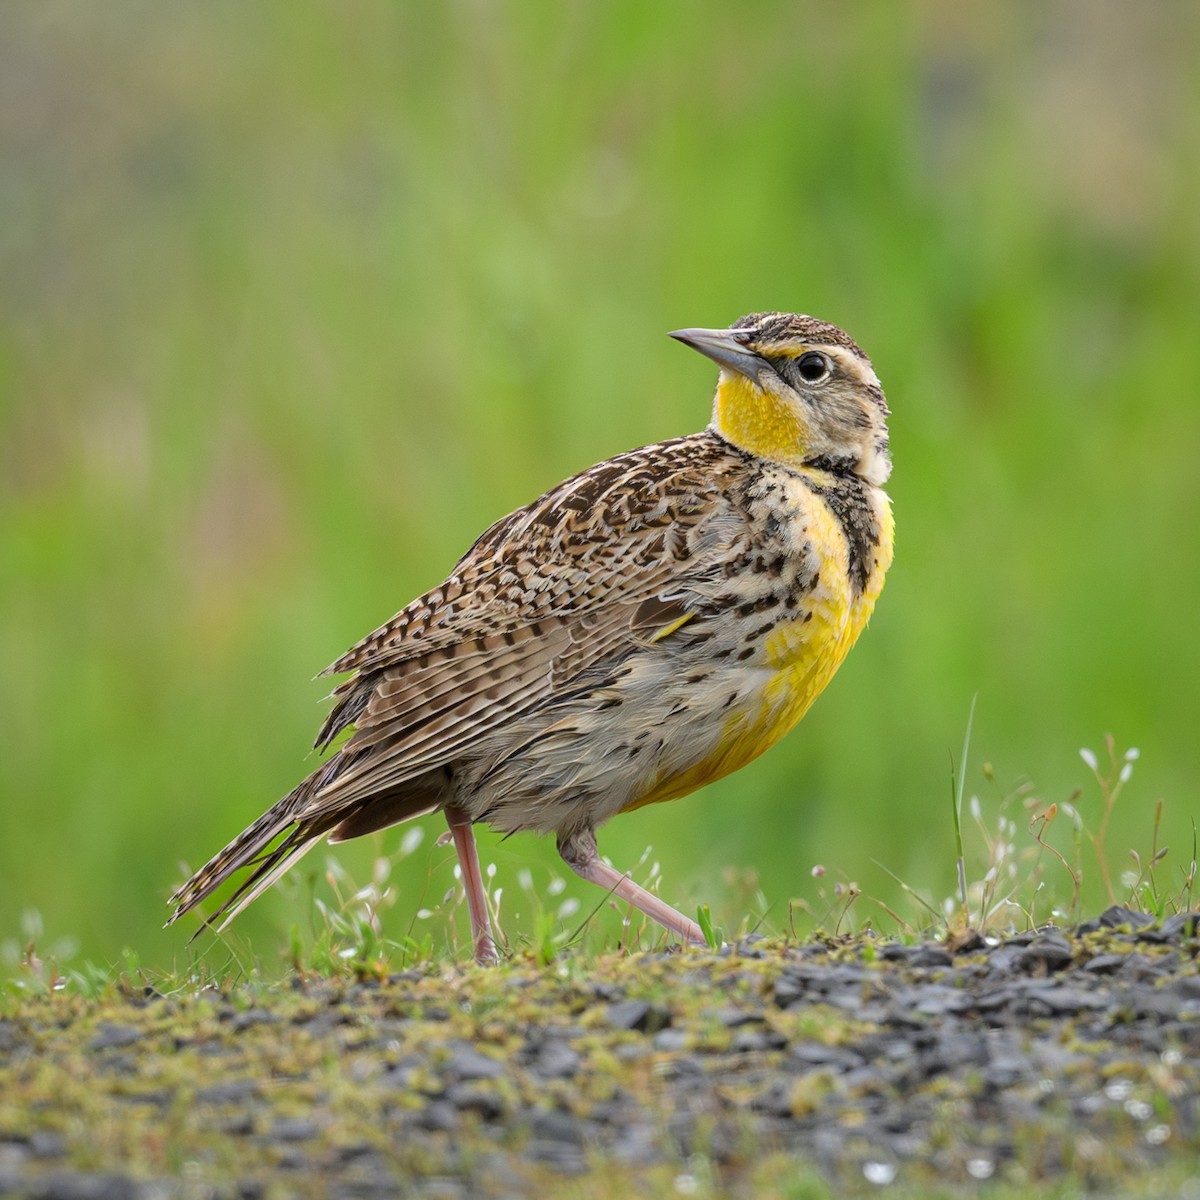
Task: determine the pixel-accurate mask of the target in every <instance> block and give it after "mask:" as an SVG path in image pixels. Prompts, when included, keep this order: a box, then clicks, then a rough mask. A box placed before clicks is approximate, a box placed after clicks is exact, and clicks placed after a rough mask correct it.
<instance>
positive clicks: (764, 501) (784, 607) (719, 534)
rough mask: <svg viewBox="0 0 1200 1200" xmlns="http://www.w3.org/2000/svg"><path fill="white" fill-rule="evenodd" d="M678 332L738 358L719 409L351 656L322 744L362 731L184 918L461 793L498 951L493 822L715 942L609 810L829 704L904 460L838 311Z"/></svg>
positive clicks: (253, 836) (520, 527)
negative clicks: (487, 873) (602, 849)
mask: <svg viewBox="0 0 1200 1200" xmlns="http://www.w3.org/2000/svg"><path fill="white" fill-rule="evenodd" d="M671 336H672V337H674V338H677V339H678V340H679V341H681V342H683V343H684V344H685V345H688V346H691V347H693V348H694V349H696V350H698V351H700V353H701V354H704V355H707V356H708V357H709V358H711V359H713V360H714V361H715V362H716V363H717V364H718V365H719V367H720V376H719V378H718V382H717V391H716V399H715V403H714V412H713V419H712V423H711V424H710V425H709V426H708V428H707V429H705V430H704V432H703V433H697V434H693V435H692V436H691V437H683V438H675V439H673V440H671V441H666V442H659V443H656V444H655V445H651V446H643V447H642V448H641V449H639V450H631V451H629V452H628V453H627V454H619V455H617V457H616V458H612V459H609V460H608V461H607V462H602V463H598V464H597V465H596V466H594V467H592V468H590V469H589V470H587V471H584V472H583V473H582V474H579V475H576V476H575V477H574V478H572V479H568V480H566V481H565V482H564V483H560V484H559V485H558V486H557V487H555V488H552V489H551V490H550V491H549V492H547V493H546V494H545V495H544V496H541V497H540V498H539V499H537V500H535V501H534V502H533V503H532V504H528V505H526V506H525V507H524V508H519V509H517V511H516V512H514V513H510V514H509V515H508V516H507V517H504V518H503V519H502V520H500V521H497V522H496V524H495V525H493V526H492V527H491V528H490V529H488V530H487V531H486V532H485V533H483V535H482V536H481V537H480V538H479V540H478V541H477V542H476V543H475V544H474V545H473V546H472V547H471V548H470V550H468V551H467V553H466V554H465V555H464V556H463V557H462V559H460V561H459V562H458V564H457V566H455V568H454V570H453V571H451V572H450V575H449V576H448V577H447V579H446V580H445V582H444V583H442V584H440V585H439V586H437V587H435V588H434V589H433V590H432V591H429V592H426V593H425V594H424V595H423V596H420V597H418V598H417V599H416V600H414V601H413V602H412V603H411V604H409V605H408V606H407V607H406V608H404V609H402V610H401V611H400V612H399V613H397V614H396V616H394V617H393V618H392V619H391V620H390V621H388V623H387V624H386V625H383V626H381V627H380V628H379V629H377V630H376V631H375V632H374V633H372V634H370V635H369V636H367V637H365V638H364V639H363V640H362V641H360V642H359V643H358V644H357V645H356V646H354V647H352V648H351V649H350V650H348V651H347V652H346V653H345V654H344V655H342V657H341V658H339V659H338V660H337V662H335V663H333V665H332V666H330V667H329V668H327V673H342V672H353V674H352V675H351V676H350V678H348V679H346V680H345V681H344V682H342V683H341V684H339V685H338V687H337V688H336V689H335V691H334V693H333V696H334V698H335V701H336V703H335V704H334V706H333V709H332V711H331V712H330V713H329V716H328V717H327V718H326V720H325V723H324V725H322V727H321V730H320V733H319V734H318V735H317V740H316V747H317V749H318V750H324V749H326V748H327V747H328V746H329V745H330V743H331V742H332V741H333V739H334V738H335V737H337V736H338V735H339V734H342V733H343V732H346V733H348V734H349V736H348V738H347V739H346V740H345V741H344V743H343V744H342V746H341V748H340V749H339V750H338V751H337V752H336V753H335V754H334V755H332V756H331V757H330V758H328V759H327V760H326V761H325V762H323V763H322V764H321V765H320V766H319V767H317V769H316V770H315V771H313V773H312V774H311V775H309V776H308V778H307V779H305V780H304V781H303V782H302V783H301V784H300V785H299V786H298V787H297V788H296V789H295V790H294V791H292V792H289V793H288V794H287V795H286V796H284V798H283V799H282V800H280V801H279V802H278V803H277V804H276V805H275V806H274V807H273V808H271V809H270V810H269V811H268V812H266V813H264V814H263V815H262V816H261V817H259V819H258V820H257V821H255V822H254V824H253V825H251V826H250V827H249V828H248V829H246V830H245V831H244V832H243V833H241V834H239V835H238V836H237V837H236V838H235V839H234V840H233V841H232V842H231V843H230V844H229V845H228V846H226V847H225V849H224V850H222V851H221V852H220V853H219V854H218V855H217V856H216V857H215V858H214V859H213V860H212V861H211V862H210V863H208V865H207V866H205V867H202V868H201V869H200V870H199V871H197V872H196V874H195V875H194V876H192V878H191V879H190V880H188V882H187V883H185V884H184V885H183V886H182V887H181V888H179V890H178V891H177V892H176V893H175V894H174V896H172V897H171V903H172V904H174V905H175V906H176V908H175V911H174V912H173V913H172V915H171V918H170V920H171V921H174V920H175V919H176V918H178V917H179V916H181V915H182V914H183V913H185V912H187V911H188V910H189V909H190V908H192V907H194V906H195V905H196V904H198V903H199V902H200V901H201V900H203V899H204V898H205V897H207V896H208V895H209V894H210V893H212V892H213V891H214V890H215V889H216V888H217V887H218V886H219V885H220V884H221V883H222V882H223V881H224V880H225V879H226V878H228V877H229V876H230V875H231V874H232V873H233V872H234V871H236V870H238V869H239V868H241V867H245V866H250V867H252V868H253V870H252V871H251V873H250V874H249V876H248V877H247V878H246V879H245V880H244V881H243V882H242V884H241V886H240V887H239V888H238V889H237V890H236V891H235V892H234V893H233V894H232V896H231V897H230V898H229V899H228V900H226V901H225V903H224V904H223V905H222V906H221V907H220V909H219V910H218V911H217V913H216V914H215V915H214V916H213V917H212V918H211V919H210V920H216V919H218V918H219V917H222V916H224V917H225V922H224V924H223V925H222V926H221V927H222V928H224V925H225V924H228V922H229V921H231V920H232V919H233V918H234V917H235V916H236V915H237V914H238V913H239V912H240V911H241V910H242V909H243V908H245V907H246V905H248V904H249V903H250V902H251V901H253V900H254V899H255V898H256V897H257V896H259V895H260V894H261V893H262V892H263V891H264V890H265V889H266V888H267V887H269V886H270V884H271V883H273V882H274V881H275V880H276V879H277V878H278V877H279V876H280V875H281V874H282V873H283V872H284V871H285V870H286V869H287V868H288V867H289V866H290V865H291V864H292V863H293V862H294V861H295V860H296V859H297V858H299V856H300V855H301V854H303V853H305V851H307V850H310V849H311V848H312V847H313V846H314V845H316V844H317V842H318V841H319V840H320V839H321V838H323V837H328V839H329V840H330V841H333V842H338V841H344V840H345V839H347V838H352V837H358V836H359V835H360V834H365V833H371V832H373V831H374V830H378V829H382V828H384V827H385V826H388V825H392V824H395V823H396V822H398V821H405V820H408V819H409V818H410V817H417V816H421V815H424V814H426V813H431V812H436V811H441V812H444V813H445V814H446V819H447V821H448V823H449V826H450V830H451V833H452V835H453V839H454V844H455V848H456V850H457V853H458V857H459V862H460V864H461V867H462V877H463V883H464V887H465V890H466V897H467V906H468V911H469V913H470V918H471V927H472V936H473V941H474V948H475V956H476V958H477V960H479V961H480V962H487V961H492V960H494V958H495V956H496V950H495V945H494V942H493V939H492V934H491V927H490V922H489V918H488V910H487V903H486V898H485V894H484V889H483V882H482V879H481V877H480V872H479V860H478V856H477V854H476V850H475V840H474V835H473V833H472V828H471V827H472V825H473V823H475V822H477V821H482V822H485V823H486V824H488V825H490V826H491V827H492V828H493V829H496V830H500V831H503V832H505V833H515V832H517V831H519V830H534V831H536V832H537V833H542V834H546V833H553V834H555V836H556V837H557V841H558V850H559V853H560V854H561V855H562V857H563V859H564V861H565V862H566V863H567V864H568V865H569V866H570V867H571V869H572V870H574V871H575V872H576V873H577V874H578V875H580V876H582V877H583V878H584V879H589V880H591V881H592V882H593V883H597V884H599V885H600V886H601V887H603V888H606V889H608V891H609V892H610V893H612V894H614V895H616V896H618V897H620V898H621V899H623V900H625V901H627V902H628V903H630V904H632V905H634V906H635V907H637V908H638V909H640V910H641V911H642V912H643V913H645V914H646V915H647V916H649V917H652V918H653V919H654V920H655V921H658V922H659V923H660V924H662V925H663V926H665V927H666V928H667V929H668V930H670V931H672V932H673V933H675V934H677V935H678V936H679V937H680V938H682V939H683V940H685V941H691V942H701V943H702V942H703V937H702V934H701V932H700V929H699V927H698V926H697V925H696V923H695V922H694V921H691V920H689V919H688V918H687V917H685V916H683V915H682V914H681V913H679V912H677V911H676V910H675V909H673V908H671V907H670V906H669V905H668V904H666V903H664V902H663V901H662V900H660V899H659V898H658V897H657V896H655V895H652V894H650V893H649V892H647V891H645V890H644V889H643V888H641V887H639V886H638V885H637V884H635V883H634V882H633V881H632V880H631V879H629V878H628V877H627V876H625V875H623V874H621V873H620V872H619V871H617V870H615V869H614V868H613V867H611V866H609V865H608V864H607V863H605V862H603V861H602V860H601V858H600V857H599V855H598V853H597V850H596V834H595V831H596V829H597V828H598V827H599V826H600V825H602V824H603V823H604V822H605V821H607V820H608V819H609V818H610V817H613V816H615V815H616V814H617V813H621V812H628V811H629V810H630V809H634V808H639V807H640V806H642V805H643V804H653V803H656V802H657V801H660V800H672V799H675V798H677V797H679V796H683V795H686V794H687V793H688V792H692V791H694V790H695V789H696V788H699V787H701V786H703V785H704V784H706V783H708V782H710V781H711V780H714V779H718V778H720V777H721V776H722V775H726V774H728V773H729V772H730V771H735V770H737V769H738V768H739V767H741V766H744V765H745V764H746V763H748V762H749V761H750V760H751V759H753V758H755V757H756V756H757V755H759V754H761V753H762V752H763V751H764V750H766V749H767V747H769V746H771V745H773V744H774V743H775V742H776V741H778V740H779V738H780V737H782V736H783V735H784V734H785V733H786V732H787V731H788V730H789V729H791V728H792V727H793V726H794V725H795V724H796V722H797V721H799V720H800V718H801V717H802V716H803V715H804V713H805V711H806V710H807V709H808V706H809V705H810V704H811V703H812V702H813V700H814V699H815V698H816V697H817V695H818V694H819V693H820V692H821V690H822V689H823V688H824V687H825V685H826V684H827V683H828V682H829V680H830V679H831V678H832V676H833V674H834V672H835V671H836V670H837V669H838V667H839V665H840V664H841V662H842V660H843V659H844V658H845V656H846V653H847V652H848V651H849V649H850V647H851V646H852V645H853V644H854V642H855V640H856V639H857V638H858V635H859V634H860V633H861V632H862V630H863V627H864V626H865V625H866V623H867V619H868V618H869V617H870V615H871V610H872V609H873V608H874V606H875V601H876V598H877V597H878V595H879V592H880V589H881V588H882V586H883V578H884V573H885V572H886V571H887V569H888V566H889V564H890V563H891V560H892V531H893V525H892V514H891V507H890V504H889V501H888V497H887V495H886V494H885V493H884V492H883V490H882V484H883V483H884V482H885V481H886V479H887V477H888V474H889V472H890V470H891V460H890V458H889V455H888V431H887V420H886V419H887V416H888V409H887V404H886V402H885V400H884V396H883V390H882V389H881V387H880V385H879V380H878V378H877V377H876V375H875V372H874V370H873V369H872V368H871V363H870V361H869V360H868V358H867V356H866V355H865V354H864V353H863V352H862V351H861V350H860V349H859V348H858V346H857V345H855V343H854V342H853V340H852V339H851V338H850V337H848V336H847V335H846V334H845V333H843V332H842V330H841V329H839V328H837V326H835V325H830V324H827V323H826V322H824V321H818V320H816V319H815V318H813V317H807V316H797V315H795V314H792V313H775V312H770V313H753V314H751V315H750V316H746V317H743V318H742V319H741V320H739V321H736V322H735V323H734V324H733V325H732V326H731V327H730V328H729V329H681V330H678V331H677V332H675V333H673V334H671ZM284 833H286V837H284V838H283V840H282V841H280V842H279V843H278V844H274V843H275V842H276V839H277V837H278V836H279V835H280V834H284ZM169 923H170V922H168V924H169Z"/></svg>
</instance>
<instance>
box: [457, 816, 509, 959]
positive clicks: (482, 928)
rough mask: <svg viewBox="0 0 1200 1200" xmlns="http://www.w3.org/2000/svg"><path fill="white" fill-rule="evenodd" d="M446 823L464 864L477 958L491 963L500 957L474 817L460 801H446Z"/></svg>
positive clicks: (465, 883) (463, 871)
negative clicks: (481, 870)
mask: <svg viewBox="0 0 1200 1200" xmlns="http://www.w3.org/2000/svg"><path fill="white" fill-rule="evenodd" d="M446 823H447V824H448V825H449V826H450V833H451V835H452V836H453V838H454V849H455V850H456V851H458V864H459V866H460V867H461V868H462V877H463V887H464V888H465V889H466V892H467V912H468V913H470V915H471V940H472V941H473V942H474V944H475V961H476V962H477V963H479V965H480V966H490V965H492V964H493V963H496V962H498V961H499V955H498V954H497V953H496V943H495V941H494V940H493V939H492V921H491V918H490V917H489V916H488V910H487V897H486V896H485V895H484V891H483V876H482V875H481V874H480V872H479V852H478V851H477V850H476V849H475V833H474V830H472V828H471V818H470V817H469V816H467V814H466V813H465V812H464V811H463V810H462V809H461V808H459V807H458V806H457V805H454V804H448V805H446Z"/></svg>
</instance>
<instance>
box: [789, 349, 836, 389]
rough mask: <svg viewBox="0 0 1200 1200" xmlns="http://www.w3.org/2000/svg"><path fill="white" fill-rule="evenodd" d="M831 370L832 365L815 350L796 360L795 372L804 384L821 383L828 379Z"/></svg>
mask: <svg viewBox="0 0 1200 1200" xmlns="http://www.w3.org/2000/svg"><path fill="white" fill-rule="evenodd" d="M832 370H833V364H832V363H831V362H830V361H829V359H828V358H826V357H825V355H824V354H818V353H817V352H816V351H815V350H810V351H809V352H808V353H807V354H802V355H800V357H799V358H798V359H796V371H797V372H798V373H799V375H800V378H801V379H803V380H804V382H805V383H821V382H823V381H824V380H826V379H828V378H829V373H830V371H832Z"/></svg>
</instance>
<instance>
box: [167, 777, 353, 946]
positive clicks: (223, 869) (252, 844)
mask: <svg viewBox="0 0 1200 1200" xmlns="http://www.w3.org/2000/svg"><path fill="white" fill-rule="evenodd" d="M339 757H340V756H335V757H334V758H331V759H330V760H329V761H328V762H325V763H322V764H321V765H320V766H319V767H318V768H317V769H316V770H315V771H314V772H313V773H312V774H311V775H309V776H308V778H307V779H305V780H304V781H303V782H302V783H300V784H299V785H298V786H297V787H295V788H293V789H292V790H291V791H290V792H288V794H287V795H286V796H284V797H283V799H282V800H280V801H279V802H278V803H277V804H274V805H273V806H272V807H271V808H269V809H268V810H267V811H266V812H265V813H263V815H262V816H261V817H259V818H258V820H257V821H255V822H254V824H253V825H251V826H250V827H249V828H248V829H244V830H243V831H242V832H241V833H239V834H238V835H237V837H235V838H234V839H233V841H232V842H230V843H229V845H228V846H226V847H225V849H224V850H222V851H221V852H220V853H219V854H216V855H214V856H213V858H212V859H211V860H210V861H209V862H207V863H206V864H205V865H204V866H202V867H201V868H200V870H198V871H197V872H196V873H195V875H193V876H192V877H191V879H189V880H188V881H187V883H185V884H183V886H182V887H180V888H179V889H178V891H176V892H175V894H174V895H173V896H172V897H171V899H170V900H169V901H168V902H167V903H168V904H172V905H174V906H175V911H174V912H173V913H171V915H170V916H169V917H168V918H167V924H168V925H172V924H174V922H176V921H178V920H179V918H180V917H182V916H183V914H184V913H186V912H190V911H191V910H192V909H193V908H195V907H196V905H197V904H199V903H200V902H201V901H202V900H205V899H207V898H208V897H209V896H211V895H212V894H213V892H215V891H216V890H217V888H219V887H220V886H221V884H223V883H224V882H225V881H226V880H227V879H228V878H229V877H230V876H231V875H232V874H233V873H234V872H235V871H238V870H240V869H241V868H242V867H245V866H252V867H253V868H254V870H253V871H252V872H251V873H250V874H249V875H248V876H247V877H246V878H245V879H244V880H243V881H242V883H241V885H240V886H239V887H238V889H237V891H235V892H234V893H233V895H232V896H230V897H229V898H228V899H227V900H226V901H225V902H224V903H223V904H222V905H221V907H220V908H218V909H217V911H216V912H215V913H213V915H212V916H211V917H209V918H208V919H207V920H206V921H205V922H204V924H203V925H201V926H200V929H199V930H197V932H196V934H195V935H194V936H195V937H199V935H200V934H201V933H203V932H204V930H205V929H207V928H208V927H209V926H211V925H213V924H214V923H216V922H217V921H220V922H221V923H220V925H219V926H218V927H217V932H218V933H219V932H220V931H221V930H222V929H224V928H225V927H226V926H227V925H228V924H229V922H230V921H232V920H233V919H234V917H236V916H237V915H238V913H240V912H241V911H242V909H244V908H245V907H246V906H247V905H248V904H250V903H252V902H253V901H254V900H257V899H258V897H259V896H261V895H262V893H263V892H264V891H266V889H267V888H269V887H270V886H271V884H273V883H274V882H275V880H276V879H278V878H279V876H280V875H282V874H283V873H284V871H286V870H287V869H288V867H290V866H291V865H292V864H293V863H294V862H295V861H296V860H297V859H299V858H300V857H301V856H302V855H304V854H306V853H307V852H308V851H309V850H311V849H312V848H313V847H314V846H315V845H316V844H317V842H319V841H320V840H321V836H322V834H324V833H325V832H326V831H327V830H328V825H327V824H325V823H322V824H320V825H317V826H315V827H314V826H312V825H308V824H304V823H297V817H298V816H299V814H300V813H302V812H303V810H304V809H305V807H306V806H307V804H308V802H309V800H310V799H311V798H312V796H313V795H314V794H315V793H316V792H318V791H319V790H320V789H321V788H322V787H324V786H325V784H327V783H328V782H329V781H330V780H331V779H332V778H333V777H334V775H336V774H337V770H338V767H339V766H340V764H339V762H338V758H339ZM292 825H295V828H294V829H292V831H291V833H289V834H288V836H287V837H285V838H284V839H283V841H282V842H280V843H279V845H278V846H276V847H275V848H274V849H273V850H268V847H269V846H270V845H271V843H272V842H274V841H275V839H276V838H277V837H279V835H280V834H281V833H283V832H284V831H285V830H287V829H288V827H289V826H292Z"/></svg>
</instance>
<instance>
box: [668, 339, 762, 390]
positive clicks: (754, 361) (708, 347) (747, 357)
mask: <svg viewBox="0 0 1200 1200" xmlns="http://www.w3.org/2000/svg"><path fill="white" fill-rule="evenodd" d="M667 336H668V337H673V338H674V339H675V340H676V341H679V342H682V343H683V344H684V345H685V346H691V348H692V349H693V350H699V351H700V353H701V354H703V355H705V356H706V357H707V358H711V359H712V360H713V362H715V363H718V364H719V365H720V366H722V367H728V369H729V370H731V371H737V372H738V374H739V375H745V376H746V378H747V379H753V380H754V382H755V383H757V382H758V373H759V371H761V370H762V368H763V366H764V363H763V360H762V359H761V358H759V356H758V355H757V354H755V353H754V352H753V351H751V350H747V349H746V346H745V342H744V341H743V340H742V339H744V338H745V336H746V334H745V332H744V331H743V330H740V329H676V330H675V331H674V332H673V333H671V334H668V335H667Z"/></svg>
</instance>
